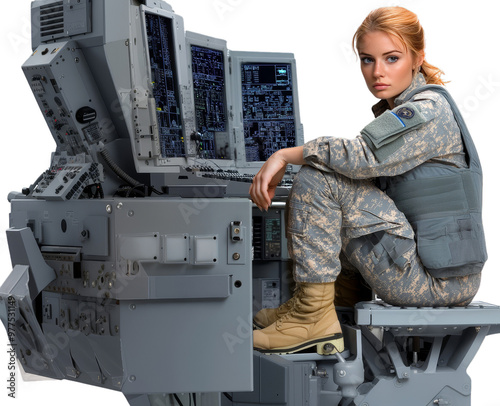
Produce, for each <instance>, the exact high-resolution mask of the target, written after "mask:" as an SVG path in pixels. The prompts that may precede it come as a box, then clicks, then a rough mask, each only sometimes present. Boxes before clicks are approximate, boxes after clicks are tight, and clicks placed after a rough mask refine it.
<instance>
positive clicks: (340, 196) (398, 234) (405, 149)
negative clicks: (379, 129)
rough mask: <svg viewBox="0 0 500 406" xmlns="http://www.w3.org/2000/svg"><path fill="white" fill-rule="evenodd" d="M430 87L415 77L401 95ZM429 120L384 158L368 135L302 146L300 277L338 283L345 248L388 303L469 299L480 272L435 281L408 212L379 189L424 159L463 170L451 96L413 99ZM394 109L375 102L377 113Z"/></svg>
mask: <svg viewBox="0 0 500 406" xmlns="http://www.w3.org/2000/svg"><path fill="white" fill-rule="evenodd" d="M423 85H425V79H424V77H423V76H422V75H421V74H418V75H417V76H416V77H415V78H414V80H413V82H412V84H411V85H410V87H409V88H408V89H407V90H405V92H403V93H402V94H401V95H400V96H399V97H398V98H397V99H396V100H395V106H396V107H397V106H400V105H402V104H403V103H405V102H407V101H408V100H406V99H405V95H407V94H409V93H410V91H412V90H413V89H416V88H417V87H421V86H423ZM411 102H413V103H414V105H416V106H418V110H419V111H420V113H421V115H422V117H423V118H424V120H425V122H424V123H423V124H422V125H420V126H418V128H415V129H411V130H410V131H408V132H406V133H405V134H404V135H403V136H402V137H404V142H403V143H402V144H401V145H399V146H398V148H397V150H395V152H394V153H392V154H391V155H389V156H388V157H387V158H385V159H383V160H381V161H379V160H378V159H377V158H376V157H375V156H374V154H373V152H372V150H371V149H370V147H369V146H368V144H367V143H366V142H365V140H364V139H363V138H362V137H361V136H358V137H356V138H355V139H342V138H328V137H323V138H318V139H316V140H313V141H311V142H308V143H306V144H305V145H304V158H305V160H306V161H307V163H308V165H305V166H303V167H302V169H301V170H300V171H299V173H298V174H297V176H296V179H295V181H294V185H293V188H292V191H291V193H290V196H289V200H288V216H287V218H288V224H287V236H288V243H289V251H290V255H291V257H292V259H293V261H294V275H295V279H296V280H297V281H298V282H309V283H318V282H333V281H335V280H336V278H337V276H338V275H339V272H340V270H341V263H340V259H339V257H340V255H341V252H342V253H343V254H344V255H345V257H347V259H348V261H349V262H350V263H351V264H352V265H354V267H356V268H357V269H358V270H359V272H360V273H361V275H362V276H363V278H364V279H365V280H366V282H367V283H368V284H369V285H370V286H371V287H372V289H373V290H374V291H375V292H376V293H377V294H378V296H379V297H380V298H382V299H383V300H385V301H386V302H388V303H391V304H395V305H405V306H446V305H465V304H467V303H469V302H470V301H471V300H472V298H473V297H474V295H475V294H476V293H477V290H478V289H479V283H480V274H476V275H468V276H463V277H450V278H439V279H438V278H434V277H432V276H431V275H430V274H429V273H428V272H427V270H426V269H425V267H424V266H423V265H422V263H421V261H420V259H419V258H418V254H417V250H416V243H415V239H414V232H413V229H412V227H411V226H410V224H409V222H408V220H407V219H406V217H405V215H404V214H403V213H401V212H400V211H399V210H398V209H397V207H396V206H395V204H394V202H393V201H392V200H391V199H390V198H389V197H388V196H387V195H386V194H385V193H384V192H383V191H381V190H380V188H379V187H378V184H377V182H379V181H380V180H381V179H383V177H385V176H396V175H399V174H402V173H405V172H407V171H409V170H411V169H413V168H415V167H417V166H418V165H420V164H422V163H424V162H436V163H440V164H446V165H453V166H455V167H459V168H460V167H466V162H465V157H464V150H463V145H462V139H461V135H460V130H459V128H458V126H457V124H456V122H455V120H454V118H453V113H452V111H451V109H450V107H449V105H448V103H447V102H446V100H445V99H444V98H443V97H442V96H440V95H438V94H436V93H434V92H430V91H426V92H423V93H420V94H418V95H416V96H414V97H413V98H412V99H411ZM388 108H389V106H388V104H387V102H386V101H385V100H383V101H381V102H379V103H378V104H377V105H375V106H374V109H373V110H374V113H375V115H376V116H379V115H380V114H382V112H383V111H385V110H387V109H388Z"/></svg>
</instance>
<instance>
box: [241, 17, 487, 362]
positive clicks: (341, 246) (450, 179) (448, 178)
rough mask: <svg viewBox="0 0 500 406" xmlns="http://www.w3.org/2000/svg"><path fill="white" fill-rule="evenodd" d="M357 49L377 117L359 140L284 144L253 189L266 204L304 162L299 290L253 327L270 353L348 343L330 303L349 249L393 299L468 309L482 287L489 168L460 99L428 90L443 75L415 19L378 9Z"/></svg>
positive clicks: (293, 234)
mask: <svg viewBox="0 0 500 406" xmlns="http://www.w3.org/2000/svg"><path fill="white" fill-rule="evenodd" d="M353 47H355V48H356V49H357V52H358V55H359V58H360V62H361V71H362V74H363V76H364V79H365V81H366V85H367V86H368V89H369V90H370V92H371V93H372V94H373V95H374V96H376V97H377V98H379V99H381V101H380V102H379V103H377V104H376V105H375V106H374V107H373V112H374V114H375V117H376V118H375V120H374V121H373V122H371V123H370V124H368V125H367V126H366V127H365V128H364V129H363V130H362V131H361V135H360V136H358V137H356V138H355V139H343V138H335V137H323V138H318V139H316V140H313V141H310V142H308V143H306V144H305V145H304V146H300V147H295V148H287V149H283V150H280V151H277V152H276V153H275V154H273V155H272V156H271V157H270V158H269V159H268V161H267V162H266V163H265V164H264V165H263V166H262V168H261V170H260V171H259V173H258V174H257V175H256V176H255V178H254V181H253V183H252V186H251V187H250V196H251V198H252V200H253V201H254V202H255V204H256V205H257V206H258V207H259V208H260V209H261V210H267V208H268V207H269V206H270V204H271V199H272V198H273V197H274V190H275V188H276V185H277V184H278V183H279V182H280V180H281V179H282V177H283V174H284V171H285V169H286V166H287V164H295V165H303V166H302V168H301V170H300V171H299V173H298V174H297V176H296V178H295V180H294V184H293V187H292V190H291V192H290V195H289V200H288V218H287V221H288V224H287V237H288V244H289V252H290V257H291V259H292V261H293V265H294V267H293V272H294V279H295V281H296V283H297V287H298V288H297V289H296V292H295V294H294V296H293V297H292V299H290V300H289V301H288V302H286V303H285V304H283V305H282V306H280V307H279V308H278V309H266V310H261V311H260V312H259V313H258V314H257V315H256V318H255V321H256V324H260V325H261V326H263V327H265V328H263V329H261V330H255V331H254V347H255V348H257V349H259V350H262V351H265V352H275V353H291V352H295V351H299V350H301V349H304V348H308V347H312V346H314V345H316V346H317V351H318V352H319V353H333V352H336V351H342V350H343V338H342V332H341V328H340V323H339V321H338V318H337V314H336V312H335V307H334V304H333V300H334V296H335V289H334V285H335V281H336V279H337V276H338V275H339V273H340V270H341V264H340V259H339V256H340V255H341V254H342V255H343V256H345V257H347V260H348V261H349V263H350V264H351V265H353V266H354V267H355V268H356V269H357V270H359V272H360V273H361V275H362V276H363V278H364V279H365V281H366V282H367V283H368V284H369V285H370V287H371V288H372V289H373V290H374V291H375V292H376V293H377V295H378V296H379V297H380V298H381V299H383V300H384V301H386V302H387V303H390V304H394V305H399V306H451V305H453V306H463V305H466V304H468V303H470V301H471V300H472V298H473V297H474V295H475V294H476V293H477V290H478V288H479V283H480V272H481V269H482V266H483V264H484V262H485V260H486V248H485V243H484V234H483V231H482V224H481V180H482V179H481V167H480V164H479V160H478V158H477V153H476V151H475V148H474V145H473V144H472V140H471V139H470V136H469V133H468V131H467V128H466V127H465V124H464V123H463V120H462V119H461V117H460V114H459V113H458V111H457V110H456V109H455V107H456V106H455V105H454V102H453V101H452V100H451V99H449V98H448V97H447V94H446V92H443V91H442V89H443V88H442V87H441V86H439V87H438V86H434V87H430V88H424V86H425V85H426V84H434V85H436V84H437V85H443V82H442V80H441V78H440V77H441V74H442V72H441V71H440V70H439V69H437V68H436V67H434V66H432V65H430V64H429V63H427V61H426V60H425V53H424V33H423V30H422V27H421V26H420V23H419V21H418V18H417V16H416V15H415V14H414V13H412V12H410V11H408V10H406V9H404V8H401V7H386V8H380V9H377V10H374V11H373V12H371V13H370V14H369V15H368V17H367V18H366V19H365V21H364V22H363V23H362V25H361V26H360V27H359V28H358V30H357V31H356V33H355V35H354V39H353ZM325 344H327V345H325ZM332 348H334V349H333V351H332V350H331V349H332Z"/></svg>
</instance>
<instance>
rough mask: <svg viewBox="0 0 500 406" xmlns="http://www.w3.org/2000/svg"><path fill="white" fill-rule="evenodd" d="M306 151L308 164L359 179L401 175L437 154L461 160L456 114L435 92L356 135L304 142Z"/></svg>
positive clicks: (371, 124)
mask: <svg viewBox="0 0 500 406" xmlns="http://www.w3.org/2000/svg"><path fill="white" fill-rule="evenodd" d="M303 154H304V155H303V156H304V160H305V161H306V162H307V164H308V165H311V166H314V167H317V168H318V169H321V170H323V171H329V170H331V171H336V172H338V173H341V174H343V175H345V176H347V177H350V178H357V179H361V178H371V177H378V176H395V175H399V174H402V173H404V172H407V171H409V170H410V169H413V168H415V167H417V166H418V165H420V164H422V163H424V162H426V161H429V160H432V159H436V158H439V157H453V156H457V158H460V159H457V165H458V164H459V163H458V162H461V161H463V156H462V154H463V147H462V141H461V137H460V130H459V129H458V126H457V124H456V122H455V120H454V118H453V113H452V112H451V109H450V107H449V105H448V103H447V102H446V101H445V100H444V99H443V98H442V97H441V96H439V95H438V94H436V93H432V92H424V93H421V94H420V95H417V96H416V97H415V98H414V99H413V100H412V101H411V102H409V103H405V104H403V105H401V106H398V107H396V108H394V109H393V110H388V111H386V112H385V113H383V114H382V115H381V116H379V117H377V118H376V119H375V120H373V121H372V122H371V123H370V124H368V125H367V126H366V127H365V128H364V129H363V130H362V131H361V135H359V136H358V137H356V138H355V139H344V138H336V137H322V138H318V139H316V140H313V141H310V142H308V143H306V144H305V145H304V150H303ZM451 161H452V162H453V159H452V160H451Z"/></svg>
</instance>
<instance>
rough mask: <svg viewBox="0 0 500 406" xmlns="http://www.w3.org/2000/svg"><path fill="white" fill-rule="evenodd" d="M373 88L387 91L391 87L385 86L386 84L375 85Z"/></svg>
mask: <svg viewBox="0 0 500 406" xmlns="http://www.w3.org/2000/svg"><path fill="white" fill-rule="evenodd" d="M373 87H374V88H375V89H376V90H385V89H387V88H388V87H389V85H387V84H385V83H375V84H374V85H373Z"/></svg>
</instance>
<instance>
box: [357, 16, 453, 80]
mask: <svg viewBox="0 0 500 406" xmlns="http://www.w3.org/2000/svg"><path fill="white" fill-rule="evenodd" d="M373 31H382V32H385V33H386V34H389V35H390V36H392V37H394V38H396V39H398V40H399V41H400V42H401V44H403V46H404V47H405V50H406V51H409V52H410V53H411V54H412V55H413V57H414V58H417V57H418V56H420V55H425V54H424V49H425V38H424V29H423V28H422V26H421V25H420V21H419V20H418V17H417V15H416V14H415V13H413V12H411V11H409V10H407V9H405V8H403V7H381V8H378V9H376V10H373V11H372V12H371V13H370V14H368V16H367V17H366V18H365V20H364V21H363V23H362V24H361V25H360V26H359V28H358V29H357V30H356V33H355V34H354V37H353V39H352V47H353V49H354V51H355V52H356V50H357V44H358V42H359V40H360V39H361V38H362V37H363V35H365V34H367V33H369V32H373ZM420 72H421V73H422V74H423V75H424V78H425V81H426V82H427V83H428V84H437V85H444V83H445V82H444V81H443V80H442V79H441V76H442V75H443V74H444V72H443V71H441V70H440V69H439V68H436V67H435V66H433V65H431V64H430V63H428V62H427V61H426V60H425V58H424V61H423V63H422V66H421V67H420Z"/></svg>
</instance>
